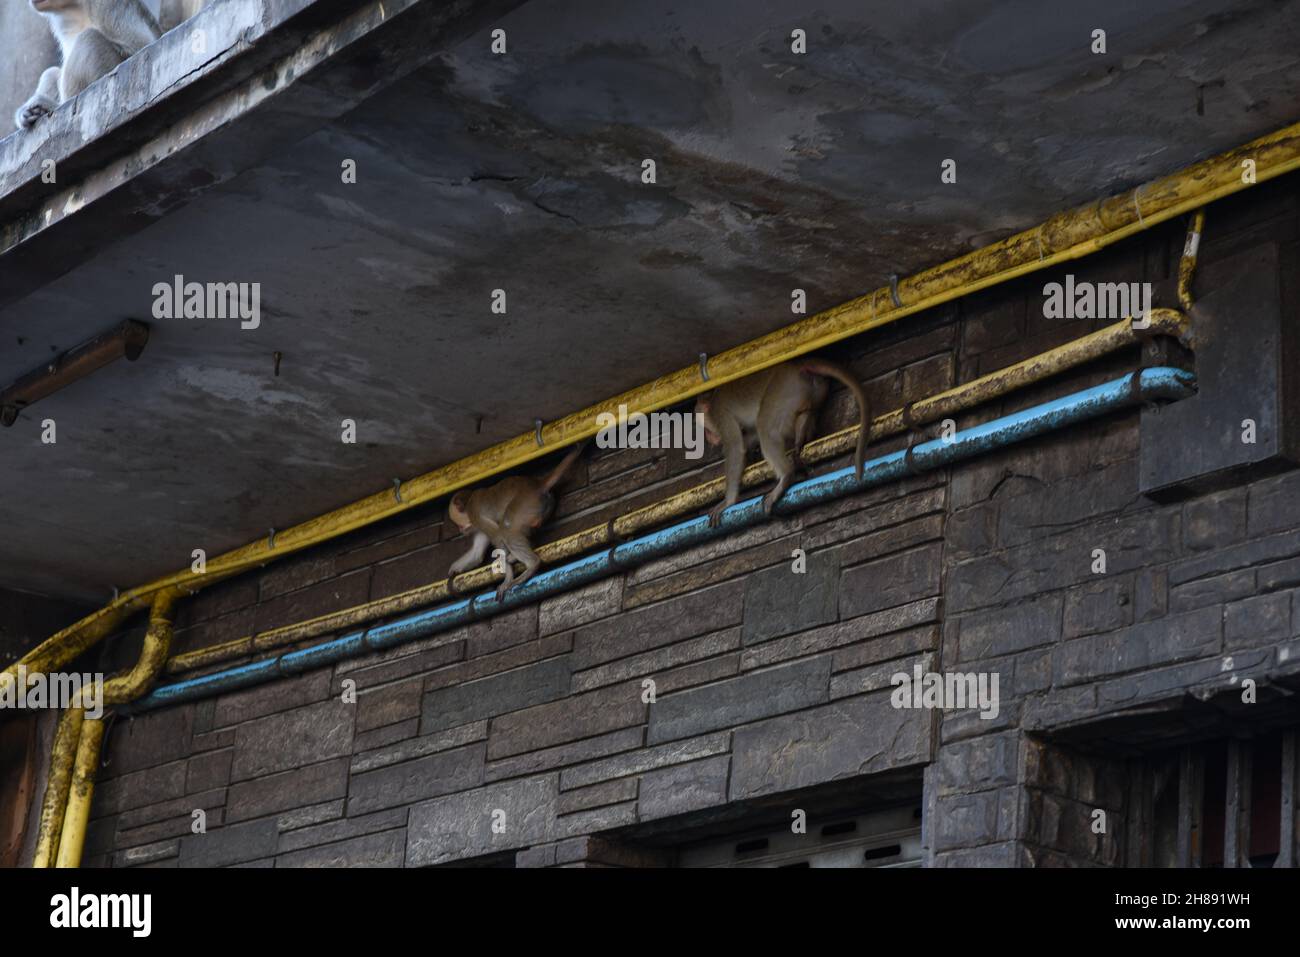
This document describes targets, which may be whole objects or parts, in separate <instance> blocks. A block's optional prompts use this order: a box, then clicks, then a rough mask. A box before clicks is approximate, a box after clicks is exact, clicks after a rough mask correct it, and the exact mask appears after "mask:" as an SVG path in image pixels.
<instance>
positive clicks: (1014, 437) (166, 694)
mask: <svg viewBox="0 0 1300 957" xmlns="http://www.w3.org/2000/svg"><path fill="white" fill-rule="evenodd" d="M1194 383H1195V378H1194V376H1192V374H1191V373H1190V372H1186V371H1184V370H1182V369H1173V368H1168V367H1160V368H1154V369H1141V370H1137V371H1135V372H1133V373H1132V374H1130V375H1127V376H1124V377H1122V378H1119V379H1115V380H1112V381H1110V382H1107V383H1104V384H1103V385H1099V386H1095V387H1093V388H1091V389H1085V390H1083V391H1082V392H1076V393H1074V394H1072V395H1068V396H1065V397H1063V398H1060V399H1054V400H1052V401H1051V402H1046V403H1044V404H1042V405H1037V406H1034V407H1033V408H1029V409H1025V410H1023V411H1021V412H1016V413H1014V414H1012V415H1007V416H1003V417H1002V418H999V419H994V420H993V421H991V422H986V423H984V424H983V425H977V426H973V427H972V428H969V429H965V430H962V431H959V432H956V433H954V434H953V435H952V436H951V437H949V438H940V439H932V440H930V441H928V442H923V443H920V444H918V445H916V446H914V447H913V448H912V450H911V456H910V459H911V461H910V462H909V461H908V459H909V455H908V453H907V452H906V451H899V452H891V453H889V454H888V455H883V456H880V457H878V458H875V459H872V460H871V461H869V462H867V463H866V465H865V468H864V470H863V476H862V478H861V479H858V478H857V477H856V475H855V473H854V470H853V468H852V467H851V466H850V467H846V468H842V469H838V470H836V471H834V472H830V473H828V474H826V475H820V476H817V477H815V478H810V479H807V480H805V481H802V482H798V483H796V484H794V485H792V486H791V487H790V488H789V489H788V490H787V491H786V493H785V495H784V496H782V498H781V500H780V501H779V502H777V504H776V507H775V511H776V512H777V513H778V514H786V513H789V512H795V511H799V510H802V509H805V508H809V507H811V506H813V505H819V504H821V503H823V502H828V501H831V500H833V499H837V498H842V497H843V496H845V495H848V494H851V493H855V492H861V491H865V490H866V489H869V488H872V487H875V486H878V485H883V484H886V483H888V482H892V481H895V480H898V479H902V478H904V477H906V476H907V475H910V474H914V473H916V472H926V471H931V470H933V469H936V468H940V467H943V466H945V465H949V464H952V463H954V462H960V461H962V460H964V459H969V458H972V457H974V456H978V455H982V454H984V453H986V452H990V451H993V450H995V449H999V448H1003V447H1005V446H1008V445H1012V444H1015V443H1017V442H1023V441H1026V440H1027V439H1031V438H1034V437H1035V436H1039V435H1044V434H1046V433H1049V432H1054V431H1056V430H1058V429H1062V428H1065V427H1066V426H1069V425H1073V424H1075V423H1078V422H1083V421H1086V420H1088V419H1093V418H1096V417H1098V416H1101V415H1105V414H1107V413H1110V412H1114V411H1118V410H1120V409H1124V408H1127V407H1130V406H1132V405H1134V404H1137V403H1142V402H1151V401H1155V400H1157V399H1164V400H1176V399H1180V398H1184V397H1186V396H1187V395H1189V394H1190V393H1191V392H1192V391H1193V389H1194ZM764 518H765V516H764V513H763V499H762V496H755V497H754V498H750V499H747V500H745V501H743V502H738V503H737V504H735V505H733V506H731V507H730V508H729V509H727V510H726V511H725V512H724V513H723V515H722V521H721V523H720V524H719V526H718V527H717V528H712V527H710V525H709V520H708V517H707V516H703V515H702V516H700V517H698V518H693V519H690V520H689V521H685V522H680V523H678V524H676V525H673V526H670V527H668V528H665V529H662V530H660V531H657V532H652V533H650V534H648V535H644V536H641V537H640V538H636V539H633V540H631V541H627V542H623V543H622V544H620V545H615V546H614V547H612V548H607V549H603V550H601V551H598V552H595V553H594V554H591V555H588V556H586V557H583V558H579V559H577V560H575V561H572V562H569V563H568V564H566V565H562V566H560V567H558V568H552V569H549V570H547V571H544V572H541V573H540V574H537V575H534V576H533V577H532V578H530V579H529V580H528V581H526V582H524V583H523V584H522V585H520V586H518V587H517V588H514V589H511V590H510V591H508V592H506V594H505V597H504V598H501V599H498V598H497V597H496V593H495V591H485V592H482V593H480V594H478V595H475V596H473V597H467V598H461V599H458V600H456V601H453V602H450V603H448V604H445V605H439V606H438V607H436V608H431V609H429V610H427V611H422V612H419V613H418V614H415V615H409V616H407V617H405V618H400V619H398V620H396V621H392V622H388V623H387V624H383V625H376V626H374V627H371V628H367V629H364V630H362V631H356V632H352V633H351V634H347V635H344V636H343V637H341V638H337V639H334V640H333V641H326V642H323V643H321V644H319V645H315V646H313V647H311V648H305V649H302V650H299V651H291V652H286V653H284V654H281V655H277V656H275V657H273V658H267V659H265V660H263V661H257V662H254V663H252V664H247V665H240V666H239V667H235V668H228V669H225V670H223V671H218V672H214V673H212V674H208V675H203V676H201V677H198V678H191V679H188V680H185V681H180V682H176V683H174V684H167V685H161V686H159V687H157V688H155V689H154V690H153V691H152V692H150V693H149V694H148V695H146V696H145V697H143V698H141V699H139V700H138V701H136V702H134V703H133V704H130V705H127V706H125V707H124V708H122V709H120V710H126V711H128V712H131V713H134V712H137V711H148V710H151V709H154V708H159V707H164V706H167V705H172V704H179V703H181V702H185V701H193V700H196V699H199V698H205V697H208V696H210V695H215V694H221V693H224V692H228V691H234V690H237V689H240V688H247V687H250V686H252V685H257V684H262V683H264V682H267V681H271V680H274V679H276V678H280V677H284V676H288V675H296V674H301V673H302V672H304V671H309V670H311V669H314V668H321V667H325V666H327V665H331V664H334V663H336V662H339V661H342V660H344V659H347V658H355V657H357V656H359V655H362V654H365V653H367V652H370V651H378V650H381V649H384V648H390V647H392V646H394V645H398V644H402V643H404V642H408V641H413V640H414V639H416V638H423V637H425V636H427V635H431V634H434V633H436V632H440V631H445V630H447V629H449V628H455V627H457V626H459V625H464V624H467V623H469V622H472V621H476V620H479V619H482V618H487V617H490V616H492V615H496V614H499V613H501V612H503V611H508V610H510V609H512V608H518V607H520V606H522V605H527V604H531V603H532V602H536V601H539V600H541V599H542V598H545V597H548V596H550V595H553V594H557V593H559V592H563V591H567V590H569V589H571V588H575V587H578V586H579V585H584V584H586V583H588V582H591V581H595V580H596V579H598V578H602V577H604V576H606V575H610V574H613V573H616V572H620V571H624V570H626V569H629V568H634V567H636V566H638V565H642V564H644V563H646V562H648V561H651V560H653V559H655V558H659V557H661V556H663V555H667V554H671V553H673V552H677V551H680V550H681V549H684V548H688V547H690V546H692V545H697V544H700V543H702V542H705V541H709V540H710V539H713V538H717V537H719V536H721V535H725V534H727V533H728V532H733V531H736V530H738V529H741V528H745V527H748V526H750V525H755V524H757V523H759V522H761V521H763V520H764Z"/></svg>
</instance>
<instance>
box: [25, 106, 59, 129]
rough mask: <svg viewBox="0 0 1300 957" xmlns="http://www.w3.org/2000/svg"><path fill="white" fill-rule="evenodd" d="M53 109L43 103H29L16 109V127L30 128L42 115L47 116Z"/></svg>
mask: <svg viewBox="0 0 1300 957" xmlns="http://www.w3.org/2000/svg"><path fill="white" fill-rule="evenodd" d="M53 112H54V111H53V110H52V109H50V108H49V107H47V106H46V105H45V104H44V103H29V104H27V105H26V106H24V107H23V108H22V109H20V110H19V111H18V127H19V128H20V129H24V130H26V129H31V128H32V127H33V126H35V125H36V124H37V123H38V122H39V121H40V119H41V117H43V116H49V115H50V114H51V113H53Z"/></svg>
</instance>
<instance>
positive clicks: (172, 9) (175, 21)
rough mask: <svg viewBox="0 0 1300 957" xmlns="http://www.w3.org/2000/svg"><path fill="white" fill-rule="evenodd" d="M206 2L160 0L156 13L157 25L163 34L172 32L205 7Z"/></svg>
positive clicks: (195, 0) (198, 0) (206, 0)
mask: <svg viewBox="0 0 1300 957" xmlns="http://www.w3.org/2000/svg"><path fill="white" fill-rule="evenodd" d="M207 4H208V0H162V4H161V8H160V9H159V11H158V25H159V26H160V27H162V30H163V33H166V32H167V31H168V30H172V29H174V28H175V27H177V26H179V25H180V24H182V23H184V22H185V21H186V20H188V19H189V18H190V17H192V16H194V15H195V14H196V13H198V12H199V11H200V10H202V9H203V8H204V7H205V6H207Z"/></svg>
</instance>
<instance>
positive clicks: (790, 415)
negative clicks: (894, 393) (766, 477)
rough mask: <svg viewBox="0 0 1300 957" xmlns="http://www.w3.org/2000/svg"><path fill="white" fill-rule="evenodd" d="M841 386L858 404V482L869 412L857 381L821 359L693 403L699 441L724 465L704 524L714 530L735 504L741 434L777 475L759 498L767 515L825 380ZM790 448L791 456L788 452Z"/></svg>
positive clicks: (785, 366)
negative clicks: (720, 488)
mask: <svg viewBox="0 0 1300 957" xmlns="http://www.w3.org/2000/svg"><path fill="white" fill-rule="evenodd" d="M827 376H829V377H830V378H832V379H837V380H839V381H840V382H842V383H843V384H844V385H845V386H846V387H847V388H848V390H849V391H850V392H852V393H853V397H854V398H855V399H856V400H857V402H858V412H859V413H860V414H861V416H862V425H861V427H860V428H859V429H858V447H857V451H856V453H855V454H854V457H853V465H854V468H855V469H856V470H857V476H858V478H859V479H861V478H862V461H863V457H864V455H865V454H866V447H867V434H868V433H869V432H870V431H871V406H870V404H869V403H868V402H867V397H866V394H865V393H864V392H863V391H862V386H861V385H860V384H859V383H858V380H857V379H855V378H853V375H852V373H850V372H849V371H848V370H847V369H845V368H844V367H843V366H839V365H836V364H835V363H833V362H828V361H827V360H825V359H817V358H808V359H795V360H793V361H791V362H783V363H781V364H780V365H775V366H772V367H771V368H768V369H764V370H762V371H761V372H756V373H754V374H753V375H751V376H746V377H745V378H743V379H737V380H736V381H735V382H728V383H727V384H726V385H724V386H720V387H718V388H717V389H714V390H713V391H712V392H706V393H704V394H703V395H701V396H700V397H699V398H698V399H696V400H695V411H696V412H698V413H699V414H700V415H701V416H702V418H703V421H704V437H705V438H706V439H707V440H708V441H709V444H710V445H721V446H722V452H723V457H724V458H725V460H726V473H727V492H726V495H725V496H724V497H723V499H722V501H721V502H720V503H719V504H718V505H717V506H716V507H715V508H714V509H713V510H712V511H710V512H709V524H710V525H711V526H713V527H715V528H716V527H717V525H718V523H719V522H721V521H722V513H723V512H724V511H725V510H726V509H727V508H728V507H729V506H731V505H734V504H736V500H737V499H738V498H740V478H741V475H742V473H743V472H744V471H745V449H746V448H747V447H748V443H747V442H746V433H748V432H753V433H756V434H757V436H758V444H759V447H760V448H761V449H762V452H763V458H765V459H767V463H768V464H769V465H771V466H772V470H773V471H774V472H776V485H775V486H774V487H773V488H772V490H771V491H770V492H768V493H767V494H766V495H765V496H763V511H764V512H765V513H767V514H769V515H770V514H771V512H772V506H774V505H775V504H776V503H777V500H778V499H780V497H781V496H782V495H784V494H785V490H786V489H787V488H789V487H790V483H791V482H792V481H794V476H795V472H796V469H797V468H801V467H802V465H803V463H802V461H801V460H800V455H801V453H802V451H803V447H804V444H805V443H806V442H807V441H808V440H809V439H810V438H811V437H812V430H813V425H814V424H815V422H816V417H817V410H818V409H820V408H821V406H822V403H824V402H825V401H826V394H827V392H828V391H829V389H830V386H829V384H828V383H827V382H826V378H825V377H827ZM791 442H793V443H794V456H793V457H791V455H790V452H789V448H790V444H791Z"/></svg>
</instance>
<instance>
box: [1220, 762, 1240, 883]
mask: <svg viewBox="0 0 1300 957" xmlns="http://www.w3.org/2000/svg"><path fill="white" fill-rule="evenodd" d="M1243 763H1244V762H1243V758H1242V742H1240V741H1239V740H1238V739H1235V737H1234V739H1229V742H1227V775H1226V788H1227V792H1226V794H1225V797H1223V866H1225V867H1238V866H1240V863H1242V789H1243V785H1242V779H1243V778H1244V772H1243Z"/></svg>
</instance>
